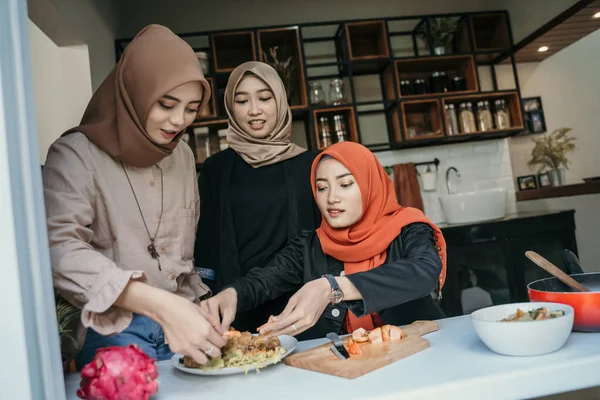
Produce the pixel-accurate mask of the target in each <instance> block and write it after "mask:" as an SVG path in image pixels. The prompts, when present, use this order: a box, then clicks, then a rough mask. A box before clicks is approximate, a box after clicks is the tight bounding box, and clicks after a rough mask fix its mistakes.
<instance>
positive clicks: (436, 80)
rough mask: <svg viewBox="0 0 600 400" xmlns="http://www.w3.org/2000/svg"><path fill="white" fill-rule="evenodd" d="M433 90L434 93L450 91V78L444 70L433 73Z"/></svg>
mask: <svg viewBox="0 0 600 400" xmlns="http://www.w3.org/2000/svg"><path fill="white" fill-rule="evenodd" d="M431 91H432V92H433V93H444V92H447V91H448V80H447V79H446V73H445V72H444V71H436V72H434V73H433V74H432V75H431Z"/></svg>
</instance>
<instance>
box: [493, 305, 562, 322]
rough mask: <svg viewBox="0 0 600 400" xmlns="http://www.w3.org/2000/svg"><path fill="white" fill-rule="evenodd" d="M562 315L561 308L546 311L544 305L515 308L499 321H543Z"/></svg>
mask: <svg viewBox="0 0 600 400" xmlns="http://www.w3.org/2000/svg"><path fill="white" fill-rule="evenodd" d="M563 315H565V312H564V311H563V310H554V311H548V309H547V308H546V307H540V308H535V309H533V310H529V311H523V310H521V309H520V308H517V312H516V313H514V314H510V315H509V316H508V317H506V318H502V319H501V320H500V322H521V321H543V320H545V319H552V318H558V317H562V316H563Z"/></svg>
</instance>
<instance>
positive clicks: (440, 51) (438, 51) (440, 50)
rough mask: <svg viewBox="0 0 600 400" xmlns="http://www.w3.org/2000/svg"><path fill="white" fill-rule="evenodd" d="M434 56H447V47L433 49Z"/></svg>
mask: <svg viewBox="0 0 600 400" xmlns="http://www.w3.org/2000/svg"><path fill="white" fill-rule="evenodd" d="M433 54H435V55H436V56H441V55H444V54H446V46H437V47H434V48H433Z"/></svg>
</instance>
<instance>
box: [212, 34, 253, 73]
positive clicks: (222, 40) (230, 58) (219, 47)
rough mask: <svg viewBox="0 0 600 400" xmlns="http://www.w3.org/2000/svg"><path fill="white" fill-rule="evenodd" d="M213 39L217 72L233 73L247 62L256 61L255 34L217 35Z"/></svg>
mask: <svg viewBox="0 0 600 400" xmlns="http://www.w3.org/2000/svg"><path fill="white" fill-rule="evenodd" d="M211 37H212V47H213V49H214V51H213V56H214V60H213V61H214V62H213V64H214V66H215V70H216V72H218V73H219V72H231V71H233V70H234V69H235V67H237V66H238V65H240V64H242V63H244V62H246V61H255V60H256V49H255V47H254V32H251V31H243V32H229V33H216V34H213V35H212V36H211Z"/></svg>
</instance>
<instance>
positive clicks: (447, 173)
mask: <svg viewBox="0 0 600 400" xmlns="http://www.w3.org/2000/svg"><path fill="white" fill-rule="evenodd" d="M452 170H454V172H456V176H457V177H459V178H460V172H458V170H457V169H456V168H454V167H450V168H448V169H447V170H446V187H447V188H448V194H454V190H452V185H450V172H451V171H452Z"/></svg>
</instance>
